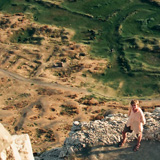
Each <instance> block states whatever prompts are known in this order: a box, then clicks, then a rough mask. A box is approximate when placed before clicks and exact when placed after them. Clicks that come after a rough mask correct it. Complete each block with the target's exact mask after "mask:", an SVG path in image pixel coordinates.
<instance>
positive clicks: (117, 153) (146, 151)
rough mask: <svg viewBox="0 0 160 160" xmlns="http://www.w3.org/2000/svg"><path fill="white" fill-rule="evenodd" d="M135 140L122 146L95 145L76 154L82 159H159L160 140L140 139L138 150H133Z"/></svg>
mask: <svg viewBox="0 0 160 160" xmlns="http://www.w3.org/2000/svg"><path fill="white" fill-rule="evenodd" d="M135 144H136V141H133V142H131V143H127V144H126V145H125V146H124V147H121V148H119V147H117V145H110V146H108V145H106V146H105V145H104V146H102V145H97V146H95V147H92V148H90V149H87V150H86V149H85V150H84V151H83V152H81V153H79V154H78V157H77V158H78V159H83V160H159V156H160V142H153V141H142V142H141V147H140V149H139V151H137V152H133V147H134V145H135Z"/></svg>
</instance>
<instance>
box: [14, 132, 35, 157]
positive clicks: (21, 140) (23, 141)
mask: <svg viewBox="0 0 160 160" xmlns="http://www.w3.org/2000/svg"><path fill="white" fill-rule="evenodd" d="M12 139H13V141H14V143H15V145H16V148H17V150H18V152H19V154H20V156H21V158H22V160H34V157H33V152H32V146H31V142H30V139H29V136H28V134H22V135H14V136H12Z"/></svg>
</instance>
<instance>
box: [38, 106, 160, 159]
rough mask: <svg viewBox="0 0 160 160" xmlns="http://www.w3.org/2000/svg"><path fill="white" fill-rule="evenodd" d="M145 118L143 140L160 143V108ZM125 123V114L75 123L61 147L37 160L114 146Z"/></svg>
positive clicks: (146, 113)
mask: <svg viewBox="0 0 160 160" xmlns="http://www.w3.org/2000/svg"><path fill="white" fill-rule="evenodd" d="M145 117H146V124H145V126H144V131H143V140H152V141H159V142H160V123H159V122H160V108H156V109H155V111H154V112H153V113H149V112H145ZM126 121H127V115H126V114H110V115H108V116H106V117H105V118H104V119H102V120H96V121H90V122H89V123H87V122H81V123H80V122H78V121H75V122H74V123H73V126H72V129H71V132H70V133H69V137H68V138H66V140H65V143H64V145H63V147H62V148H56V149H54V150H50V151H48V152H44V153H43V154H41V155H40V156H39V157H37V159H43V160H50V159H54V160H61V159H64V158H65V157H67V156H69V155H72V154H75V153H77V152H79V151H82V150H84V149H86V150H87V148H89V147H90V148H91V147H93V146H95V145H97V144H101V145H102V146H104V145H113V144H116V143H118V142H119V141H120V138H121V132H122V129H123V127H124V125H125V123H126ZM134 139H135V135H134V134H133V133H132V134H129V135H128V141H133V140H134ZM157 147H158V146H157Z"/></svg>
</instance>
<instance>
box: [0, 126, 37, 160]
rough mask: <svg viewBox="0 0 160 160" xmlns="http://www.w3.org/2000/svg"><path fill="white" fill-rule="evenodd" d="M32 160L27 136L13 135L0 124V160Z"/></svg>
mask: <svg viewBox="0 0 160 160" xmlns="http://www.w3.org/2000/svg"><path fill="white" fill-rule="evenodd" d="M9 159H10V160H34V157H33V153H32V147H31V143H30V139H29V136H28V134H23V135H13V136H11V135H10V134H9V132H8V131H7V130H6V129H5V128H4V127H3V125H2V124H1V123H0V160H9Z"/></svg>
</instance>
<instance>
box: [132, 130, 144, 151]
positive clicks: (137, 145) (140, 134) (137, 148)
mask: <svg viewBox="0 0 160 160" xmlns="http://www.w3.org/2000/svg"><path fill="white" fill-rule="evenodd" d="M141 140H142V132H141V133H139V134H138V138H137V144H136V145H135V147H134V149H133V150H134V151H138V150H139V147H140V143H141Z"/></svg>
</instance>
